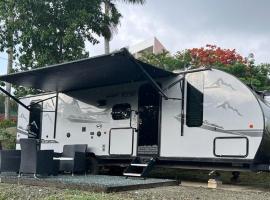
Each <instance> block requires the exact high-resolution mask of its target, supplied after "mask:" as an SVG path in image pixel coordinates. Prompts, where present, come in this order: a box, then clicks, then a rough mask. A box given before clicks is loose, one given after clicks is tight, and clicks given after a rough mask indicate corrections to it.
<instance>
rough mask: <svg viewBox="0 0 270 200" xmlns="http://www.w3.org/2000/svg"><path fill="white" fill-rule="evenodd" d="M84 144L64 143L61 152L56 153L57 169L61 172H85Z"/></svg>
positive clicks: (85, 147) (85, 146) (85, 148)
mask: <svg viewBox="0 0 270 200" xmlns="http://www.w3.org/2000/svg"><path fill="white" fill-rule="evenodd" d="M86 150H87V145H86V144H74V145H64V147H63V153H62V154H60V155H59V154H58V155H57V156H58V157H57V158H54V159H58V160H59V171H61V172H71V173H72V175H73V173H76V172H85V171H86Z"/></svg>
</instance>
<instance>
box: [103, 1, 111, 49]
mask: <svg viewBox="0 0 270 200" xmlns="http://www.w3.org/2000/svg"><path fill="white" fill-rule="evenodd" d="M104 6H105V9H104V10H105V15H109V5H108V2H107V1H105V5H104ZM104 52H105V54H108V53H110V39H109V38H106V37H104Z"/></svg>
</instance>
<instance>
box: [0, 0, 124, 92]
mask: <svg viewBox="0 0 270 200" xmlns="http://www.w3.org/2000/svg"><path fill="white" fill-rule="evenodd" d="M6 1H12V0H5V1H1V2H2V4H3V5H6V4H5V3H6ZM13 1H14V2H15V1H16V3H14V4H13V8H12V9H11V7H12V6H9V7H7V8H6V9H7V10H8V9H10V10H11V11H12V12H13V14H14V15H15V16H16V17H15V19H16V20H15V21H16V23H17V24H18V25H17V26H14V27H13V30H14V31H16V33H18V34H17V35H16V41H18V42H17V43H16V44H17V46H16V48H14V49H17V50H18V51H17V52H16V55H17V56H18V60H17V61H18V62H17V63H16V68H15V71H25V70H29V69H34V68H39V67H42V66H46V65H51V64H56V63H62V62H65V61H70V60H76V59H80V58H85V57H88V56H89V53H88V52H87V51H86V50H85V41H89V42H91V43H92V44H96V43H98V42H99V41H98V40H97V38H96V36H95V35H97V36H101V35H104V34H105V33H107V31H108V29H109V27H111V25H112V24H115V23H116V22H117V23H118V22H119V21H118V20H119V14H118V13H115V12H112V13H111V15H105V13H104V12H103V10H102V7H101V1H100V0H91V1H88V0H80V1H67V0H44V1H28V0H20V1H18V0H13ZM0 15H1V16H4V12H1V13H0ZM0 19H1V18H0ZM2 24H3V26H7V24H8V23H7V21H4V22H2ZM2 36H3V37H7V36H8V33H7V32H2ZM14 39H15V38H14V37H13V41H14ZM11 41H12V40H11ZM35 92H39V91H36V90H32V89H31V90H26V89H25V88H22V87H17V88H16V90H15V95H17V96H22V95H25V94H27V93H35Z"/></svg>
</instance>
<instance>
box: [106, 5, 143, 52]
mask: <svg viewBox="0 0 270 200" xmlns="http://www.w3.org/2000/svg"><path fill="white" fill-rule="evenodd" d="M117 1H119V0H102V2H103V3H104V7H105V15H106V16H108V17H110V16H115V17H114V18H113V19H114V20H111V22H110V26H106V27H105V31H104V33H103V36H104V50H105V53H106V54H108V53H109V52H110V40H111V38H112V35H113V32H114V31H115V30H116V27H117V25H118V24H119V22H120V21H119V20H120V18H121V14H120V13H119V11H118V10H117V8H116V5H115V2H117ZM121 1H122V2H124V3H131V4H144V3H145V0H121Z"/></svg>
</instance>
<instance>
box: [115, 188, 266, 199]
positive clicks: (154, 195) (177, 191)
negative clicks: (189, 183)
mask: <svg viewBox="0 0 270 200" xmlns="http://www.w3.org/2000/svg"><path fill="white" fill-rule="evenodd" d="M120 195H121V196H122V197H126V198H131V199H135V200H137V199H149V200H150V199H151V200H152V199H155V200H165V199H166V200H176V199H181V200H182V199H183V200H184V199H185V200H193V199H194V200H212V199H213V200H219V199H224V200H249V199H250V200H255V199H256V200H265V199H270V191H269V192H255V191H252V192H251V191H229V190H222V189H207V188H195V187H183V186H170V187H162V188H153V189H144V190H138V191H130V192H126V193H121V194H120Z"/></svg>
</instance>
